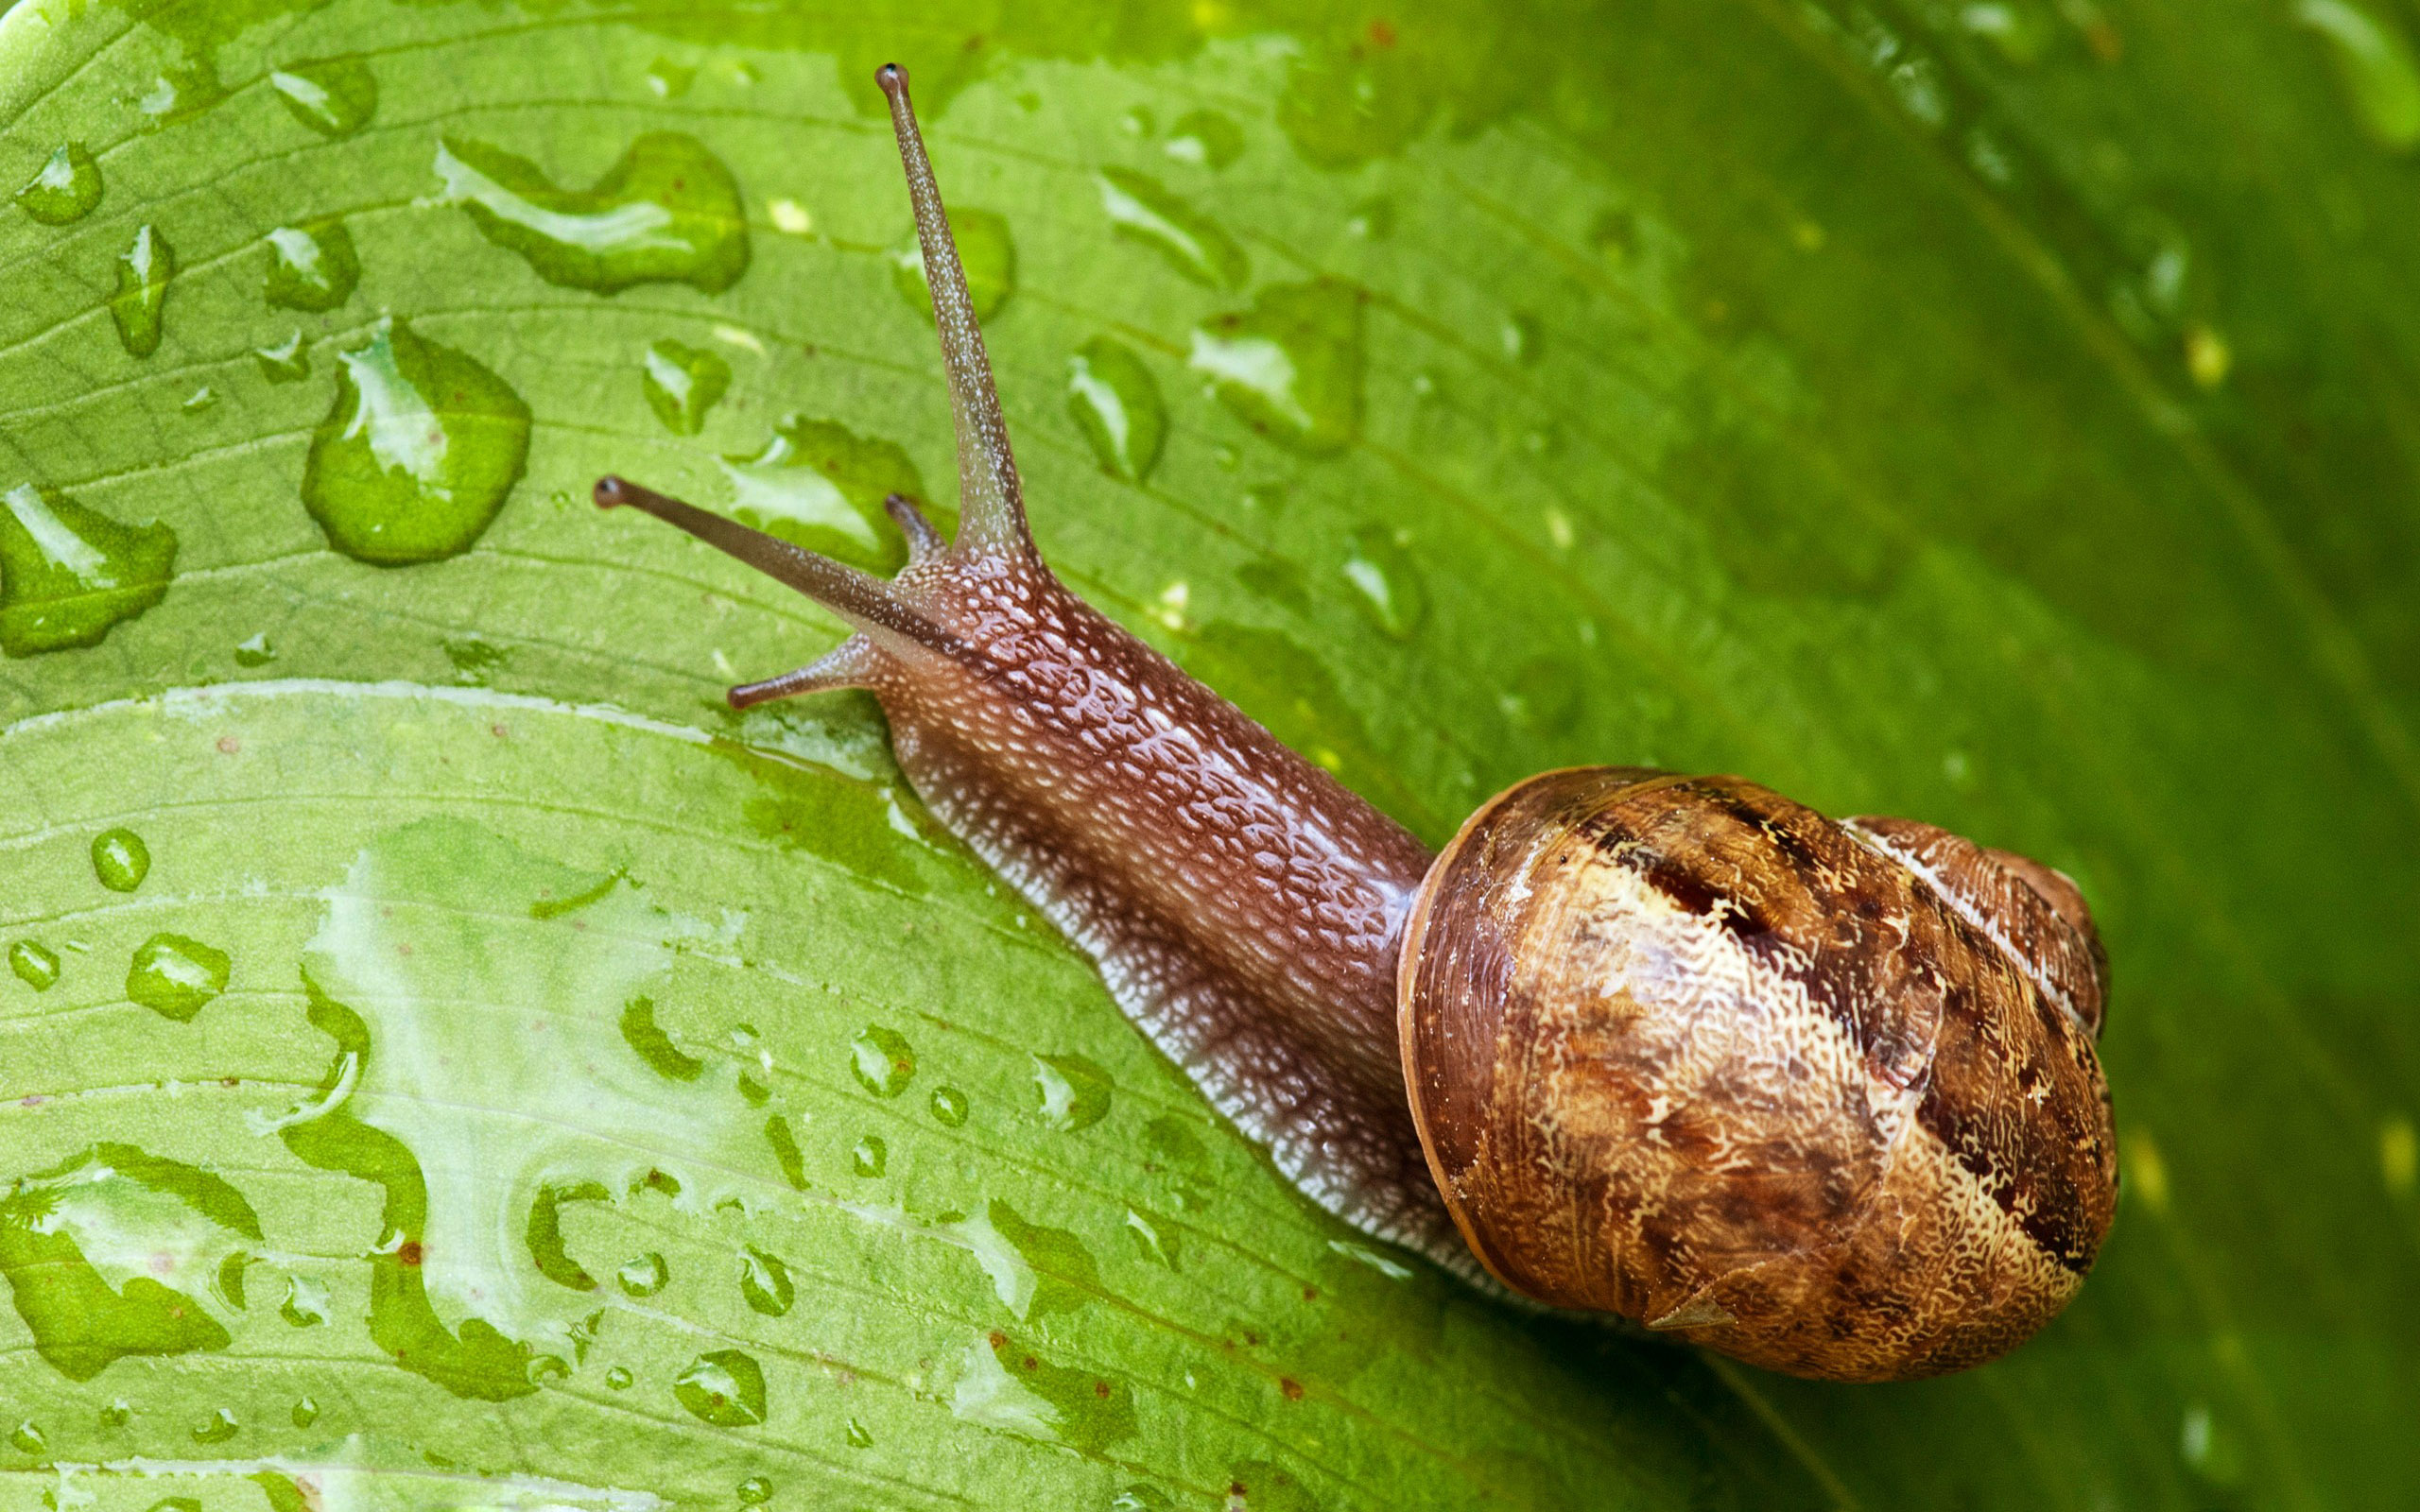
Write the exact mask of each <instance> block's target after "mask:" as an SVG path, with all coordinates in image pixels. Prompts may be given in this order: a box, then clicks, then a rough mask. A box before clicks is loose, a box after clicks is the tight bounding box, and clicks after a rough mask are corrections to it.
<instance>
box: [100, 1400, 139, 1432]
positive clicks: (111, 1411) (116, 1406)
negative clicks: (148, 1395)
mask: <svg viewBox="0 0 2420 1512" xmlns="http://www.w3.org/2000/svg"><path fill="white" fill-rule="evenodd" d="M100 1419H101V1426H102V1427H104V1428H123V1427H125V1426H126V1425H127V1424H129V1423H130V1422H132V1421H134V1404H133V1403H131V1402H130V1401H128V1400H126V1399H125V1398H124V1397H120V1398H117V1399H116V1400H113V1401H112V1402H110V1403H109V1404H108V1405H107V1406H105V1407H103V1408H102V1409H101V1412H100Z"/></svg>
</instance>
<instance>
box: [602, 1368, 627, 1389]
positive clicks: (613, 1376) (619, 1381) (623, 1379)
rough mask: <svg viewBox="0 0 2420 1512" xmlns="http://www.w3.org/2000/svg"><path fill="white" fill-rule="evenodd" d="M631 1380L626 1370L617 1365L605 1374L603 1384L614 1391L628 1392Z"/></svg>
mask: <svg viewBox="0 0 2420 1512" xmlns="http://www.w3.org/2000/svg"><path fill="white" fill-rule="evenodd" d="M633 1379H634V1378H633V1377H632V1376H631V1373H630V1372H629V1371H628V1370H625V1369H623V1368H622V1367H621V1366H618V1365H617V1366H614V1367H613V1368H612V1369H611V1370H608V1371H606V1372H605V1384H606V1385H607V1386H609V1387H611V1388H612V1389H614V1390H615V1391H628V1390H630V1389H631V1382H632V1380H633Z"/></svg>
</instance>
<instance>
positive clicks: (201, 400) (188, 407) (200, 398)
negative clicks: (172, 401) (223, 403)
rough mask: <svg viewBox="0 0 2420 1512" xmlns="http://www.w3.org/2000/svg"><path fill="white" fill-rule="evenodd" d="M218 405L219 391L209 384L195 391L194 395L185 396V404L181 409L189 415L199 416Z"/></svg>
mask: <svg viewBox="0 0 2420 1512" xmlns="http://www.w3.org/2000/svg"><path fill="white" fill-rule="evenodd" d="M217 403H218V393H217V391H216V389H214V388H212V387H210V386H209V385H208V384H204V385H202V386H201V387H199V388H197V389H195V390H194V391H193V392H192V393H190V394H187V395H185V402H184V404H182V405H180V406H179V407H180V408H182V410H183V411H184V412H185V413H186V414H188V415H198V414H199V413H200V412H201V411H203V410H205V409H208V408H210V407H211V406H212V405H213V404H217Z"/></svg>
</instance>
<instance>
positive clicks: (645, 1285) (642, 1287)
mask: <svg viewBox="0 0 2420 1512" xmlns="http://www.w3.org/2000/svg"><path fill="white" fill-rule="evenodd" d="M614 1280H615V1281H617V1282H618V1283H619V1284H620V1285H621V1288H622V1291H623V1292H624V1294H626V1295H628V1296H631V1297H653V1296H654V1295H655V1294H656V1293H658V1292H660V1291H662V1290H664V1288H665V1286H666V1283H668V1282H669V1281H670V1280H672V1267H671V1266H669V1265H666V1263H664V1257H663V1256H662V1255H659V1254H657V1253H656V1252H655V1251H653V1250H651V1249H650V1250H648V1252H647V1253H646V1254H644V1255H641V1256H640V1257H639V1258H638V1259H636V1260H633V1261H631V1262H630V1263H628V1264H626V1265H624V1266H623V1267H622V1268H621V1269H620V1270H619V1271H616V1272H615V1273H614Z"/></svg>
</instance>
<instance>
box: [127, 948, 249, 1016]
mask: <svg viewBox="0 0 2420 1512" xmlns="http://www.w3.org/2000/svg"><path fill="white" fill-rule="evenodd" d="M230 964H231V963H230V962H229V961H228V959H227V953H226V952H225V951H222V950H216V949H214V948H213V947H211V946H208V945H205V944H203V943H202V942H201V941H199V940H198V939H195V938H193V937H192V936H189V935H171V934H169V933H167V932H166V931H162V932H161V933H159V934H157V935H154V936H151V937H150V938H149V939H147V940H145V941H144V942H143V943H142V944H141V945H138V946H136V947H135V950H134V957H133V960H132V961H131V962H130V964H129V965H128V967H127V969H126V995H127V996H128V997H130V998H132V999H133V1000H134V1001H135V1002H137V1003H140V1004H142V1005H144V1006H145V1007H147V1008H149V1009H150V1010H151V1011H152V1012H154V1013H156V1014H158V1015H160V1017H162V1018H164V1019H174V1020H176V1021H177V1022H180V1023H184V1022H190V1021H191V1020H192V1018H193V1016H194V1015H195V1014H197V1013H199V1012H200V1011H201V1010H202V1008H203V1006H204V1005H207V1004H208V1003H209V1002H210V1000H211V999H213V998H215V997H216V996H217V995H218V994H219V993H221V992H224V991H226V990H227V971H228V968H229V966H230Z"/></svg>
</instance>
